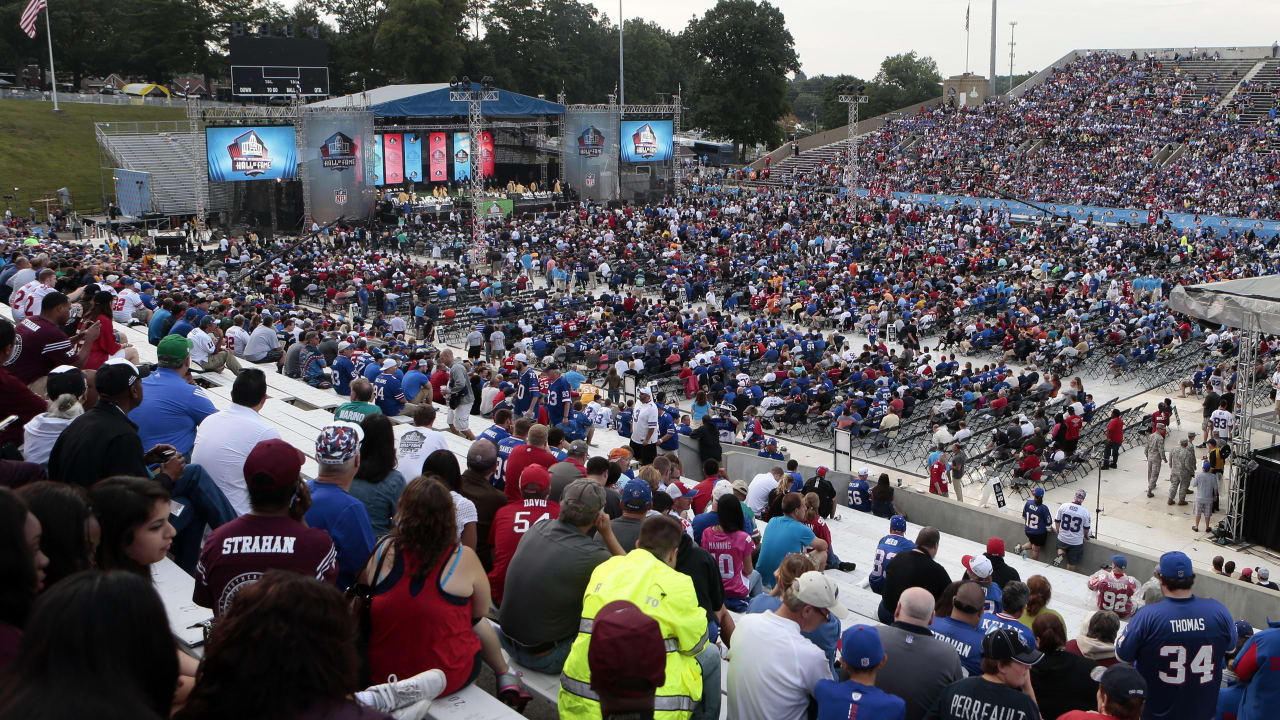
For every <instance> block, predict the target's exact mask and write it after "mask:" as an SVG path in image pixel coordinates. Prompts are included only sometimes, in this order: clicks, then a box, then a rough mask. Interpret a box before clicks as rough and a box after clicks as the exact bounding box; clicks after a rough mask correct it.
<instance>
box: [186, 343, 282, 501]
mask: <svg viewBox="0 0 1280 720" xmlns="http://www.w3.org/2000/svg"><path fill="white" fill-rule="evenodd" d="M266 402H267V376H266V375H265V374H264V373H263V372H262V371H261V370H259V369H257V368H248V369H246V370H244V371H243V372H241V373H240V374H239V375H237V376H236V379H235V382H233V383H232V384H231V405H230V407H228V408H227V409H225V410H219V411H218V412H216V413H214V414H212V415H210V416H209V417H207V418H205V419H204V422H202V423H200V427H199V428H197V429H196V442H195V447H194V448H192V450H191V462H193V463H195V464H197V465H199V466H201V467H203V468H204V469H205V470H206V471H207V472H208V473H209V477H211V478H213V482H214V483H216V484H217V486H218V489H219V490H221V491H222V494H223V495H225V496H226V497H227V502H229V503H231V507H233V508H235V510H236V513H237V514H239V515H244V514H245V513H247V512H249V509H250V507H249V491H248V488H247V487H246V486H245V483H246V480H245V475H244V463H245V460H246V459H247V458H248V457H249V453H251V452H252V451H253V449H254V448H256V447H257V446H258V443H261V442H263V441H264V440H273V439H274V440H279V439H280V433H278V432H276V429H275V428H274V427H273V426H271V425H270V424H268V423H267V421H265V420H263V419H262V417H261V416H260V415H259V414H258V413H260V412H261V411H262V406H263V405H265V404H266Z"/></svg>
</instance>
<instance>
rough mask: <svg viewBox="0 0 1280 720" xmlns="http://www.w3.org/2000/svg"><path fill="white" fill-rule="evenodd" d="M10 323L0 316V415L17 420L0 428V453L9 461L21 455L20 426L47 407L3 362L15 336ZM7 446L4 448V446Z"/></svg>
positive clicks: (9, 353)
mask: <svg viewBox="0 0 1280 720" xmlns="http://www.w3.org/2000/svg"><path fill="white" fill-rule="evenodd" d="M16 338H17V335H16V334H15V333H14V330H13V323H11V322H9V321H8V320H5V319H4V318H0V418H4V417H9V416H10V415H16V416H17V417H18V420H17V422H14V423H10V425H9V426H8V427H7V428H5V429H4V430H3V431H0V455H3V457H6V458H8V459H10V460H17V459H19V458H21V455H20V454H19V453H18V448H17V446H18V444H19V443H21V442H22V435H23V431H22V429H23V427H24V426H25V425H26V424H27V423H28V422H30V421H31V419H32V418H34V417H36V416H37V415H39V414H40V413H42V412H44V411H45V410H47V409H48V404H47V403H46V402H45V401H44V400H43V399H42V398H41V397H40V396H39V395H36V394H35V393H33V392H31V390H29V389H27V384H26V383H24V382H23V381H22V380H20V379H18V378H17V377H14V375H13V374H12V373H11V372H9V369H8V368H6V367H4V364H5V363H6V362H7V361H8V360H9V359H10V358H11V357H13V352H14V348H15V344H16V343H15V339H16ZM5 446H8V449H5Z"/></svg>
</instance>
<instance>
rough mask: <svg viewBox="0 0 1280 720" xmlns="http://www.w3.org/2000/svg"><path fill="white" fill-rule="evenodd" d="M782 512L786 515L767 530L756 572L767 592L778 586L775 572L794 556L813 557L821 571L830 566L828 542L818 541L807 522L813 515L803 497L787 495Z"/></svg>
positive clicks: (772, 523)
mask: <svg viewBox="0 0 1280 720" xmlns="http://www.w3.org/2000/svg"><path fill="white" fill-rule="evenodd" d="M781 509H782V514H781V515H779V516H778V517H775V518H773V519H771V520H770V521H769V524H768V525H767V526H766V527H765V531H764V542H763V543H761V545H760V555H759V557H758V558H757V559H756V571H757V572H759V573H760V581H761V582H762V583H763V584H764V586H765V587H767V588H772V587H773V585H774V583H775V582H776V578H775V577H774V571H775V570H777V569H778V565H779V564H780V563H781V562H782V559H783V558H784V557H786V556H787V555H788V554H790V553H794V552H803V553H812V554H813V562H814V565H816V566H818V567H819V568H822V567H825V566H826V562H827V544H826V542H824V541H822V540H819V539H817V537H816V536H815V535H814V534H813V530H810V529H809V526H808V525H806V524H805V522H804V519H805V518H806V517H807V516H808V514H809V511H808V508H806V507H805V504H804V498H803V497H801V495H800V493H787V495H786V496H785V497H783V499H782V503H781Z"/></svg>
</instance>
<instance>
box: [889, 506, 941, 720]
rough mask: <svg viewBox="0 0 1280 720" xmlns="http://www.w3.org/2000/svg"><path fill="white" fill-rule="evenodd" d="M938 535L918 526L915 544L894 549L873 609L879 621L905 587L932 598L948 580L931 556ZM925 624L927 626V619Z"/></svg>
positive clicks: (930, 528) (931, 528) (933, 553)
mask: <svg viewBox="0 0 1280 720" xmlns="http://www.w3.org/2000/svg"><path fill="white" fill-rule="evenodd" d="M941 537H942V534H941V533H939V532H938V529H937V528H935V527H932V526H929V527H924V528H921V529H920V532H919V533H917V534H916V544H915V547H913V548H911V549H910V550H907V551H905V552H900V553H898V554H897V555H896V556H894V558H893V560H892V561H890V562H889V564H888V566H886V567H885V569H884V573H885V578H884V589H883V591H882V592H881V598H880V606H879V608H878V609H877V612H878V613H879V619H880V622H882V623H884V624H886V625H888V624H889V623H891V622H893V612H894V611H893V610H890V608H896V607H897V606H898V598H899V597H900V596H901V595H902V593H903V592H904V591H906V590H907V589H908V588H913V587H919V588H924V589H925V591H926V592H928V593H929V594H930V595H932V596H933V598H934V599H935V600H936V599H938V597H939V596H941V595H942V592H943V591H944V590H946V589H947V586H948V585H950V584H951V576H950V575H948V574H947V571H946V569H945V568H943V567H942V565H940V564H939V563H938V561H937V560H935V559H934V558H935V557H936V556H937V554H938V541H939V540H940V539H941ZM925 625H926V627H927V626H928V623H925ZM908 705H909V703H908ZM909 709H910V708H908V710H909Z"/></svg>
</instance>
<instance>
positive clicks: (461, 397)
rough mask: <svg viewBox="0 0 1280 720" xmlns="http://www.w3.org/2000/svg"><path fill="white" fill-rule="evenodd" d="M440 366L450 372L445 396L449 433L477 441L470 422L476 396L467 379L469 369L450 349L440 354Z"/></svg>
mask: <svg viewBox="0 0 1280 720" xmlns="http://www.w3.org/2000/svg"><path fill="white" fill-rule="evenodd" d="M440 364H441V365H443V366H445V367H446V368H447V369H448V372H449V389H448V392H447V393H446V395H445V403H446V404H448V406H449V417H448V421H449V432H451V433H453V434H454V435H461V436H462V437H465V438H466V439H468V440H475V439H476V436H475V435H473V434H472V433H471V428H470V420H469V418H470V412H471V405H472V403H474V402H475V395H474V393H473V392H472V390H471V381H470V380H469V379H468V377H467V368H466V367H465V366H464V365H463V364H462V358H458V357H454V354H453V351H452V350H449V349H445V350H444V351H442V352H441V353H440Z"/></svg>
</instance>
